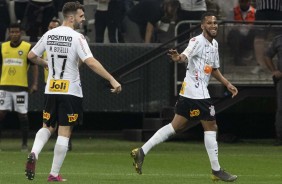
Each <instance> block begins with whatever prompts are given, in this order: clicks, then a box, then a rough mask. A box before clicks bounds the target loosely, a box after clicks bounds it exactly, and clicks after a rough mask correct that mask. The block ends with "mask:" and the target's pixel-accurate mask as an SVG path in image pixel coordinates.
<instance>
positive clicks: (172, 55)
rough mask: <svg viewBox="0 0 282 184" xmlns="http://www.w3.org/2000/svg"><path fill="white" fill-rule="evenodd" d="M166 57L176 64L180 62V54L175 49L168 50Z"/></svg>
mask: <svg viewBox="0 0 282 184" xmlns="http://www.w3.org/2000/svg"><path fill="white" fill-rule="evenodd" d="M167 55H168V56H169V57H170V58H171V59H172V60H173V61H174V62H178V61H180V60H181V57H180V54H179V53H178V52H177V50H175V49H170V50H169V51H168V53H167Z"/></svg>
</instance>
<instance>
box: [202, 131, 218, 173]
mask: <svg viewBox="0 0 282 184" xmlns="http://www.w3.org/2000/svg"><path fill="white" fill-rule="evenodd" d="M205 147H206V150H207V152H208V155H209V159H210V162H211V168H212V170H214V171H219V170H220V165H219V162H218V145H217V141H216V132H215V131H205Z"/></svg>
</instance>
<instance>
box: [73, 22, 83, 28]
mask: <svg viewBox="0 0 282 184" xmlns="http://www.w3.org/2000/svg"><path fill="white" fill-rule="evenodd" d="M73 28H74V29H80V28H81V26H80V23H78V22H76V21H75V23H74V24H73Z"/></svg>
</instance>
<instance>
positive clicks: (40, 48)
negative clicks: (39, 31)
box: [31, 35, 46, 57]
mask: <svg viewBox="0 0 282 184" xmlns="http://www.w3.org/2000/svg"><path fill="white" fill-rule="evenodd" d="M45 37H46V35H43V36H42V37H41V38H40V40H39V41H38V42H37V43H36V44H35V46H34V47H33V48H32V49H31V51H32V52H33V53H34V54H36V55H37V56H39V57H41V56H42V54H43V52H44V51H45V44H44V39H45Z"/></svg>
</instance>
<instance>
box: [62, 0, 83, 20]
mask: <svg viewBox="0 0 282 184" xmlns="http://www.w3.org/2000/svg"><path fill="white" fill-rule="evenodd" d="M78 9H81V10H82V11H84V7H83V5H82V4H80V2H78V1H76V2H67V3H65V4H64V6H63V9H62V12H63V15H64V17H67V15H68V14H69V13H73V14H75V13H76V11H77V10H78Z"/></svg>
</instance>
